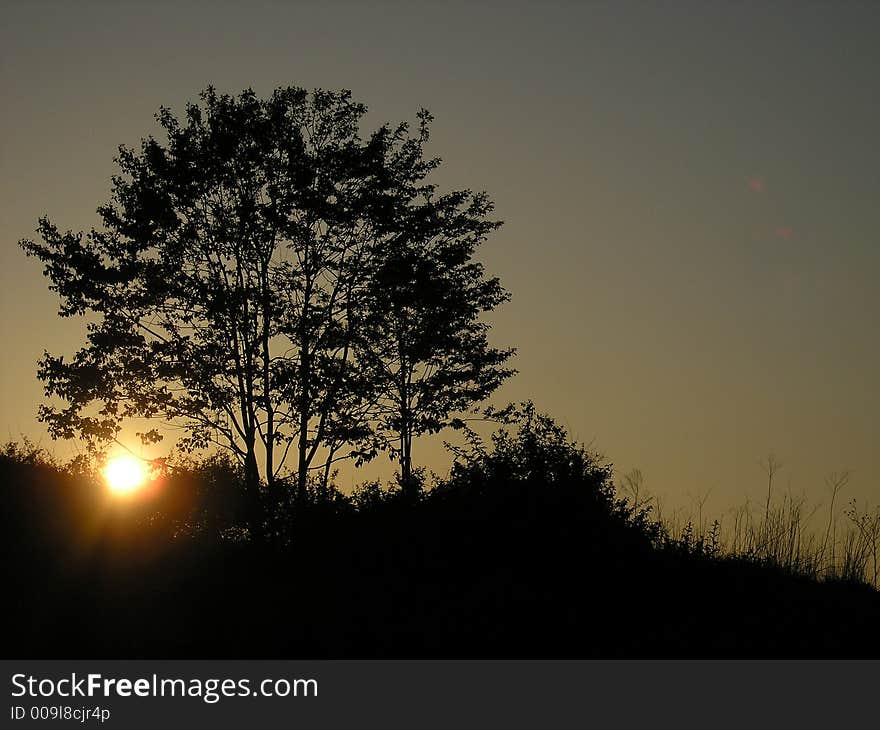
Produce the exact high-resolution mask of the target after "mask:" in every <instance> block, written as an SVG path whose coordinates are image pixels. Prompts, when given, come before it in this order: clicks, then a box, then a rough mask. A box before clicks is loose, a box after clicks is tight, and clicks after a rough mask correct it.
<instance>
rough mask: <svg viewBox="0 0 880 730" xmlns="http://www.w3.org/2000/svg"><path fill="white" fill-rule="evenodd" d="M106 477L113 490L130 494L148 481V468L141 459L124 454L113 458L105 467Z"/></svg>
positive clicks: (117, 492)
mask: <svg viewBox="0 0 880 730" xmlns="http://www.w3.org/2000/svg"><path fill="white" fill-rule="evenodd" d="M104 478H105V479H106V480H107V485H108V486H109V487H110V490H111V491H112V492H115V493H116V494H128V493H130V492H133V491H135V490H136V489H138V487H141V486H143V484H144V482H146V481H147V469H146V467H145V466H144V464H143V462H142V461H141V460H140V459H137V458H135V457H134V456H130V455H128V454H122V455H120V456H114V457H113V458H111V459H110V460H109V461H108V462H107V465H106V466H105V467H104Z"/></svg>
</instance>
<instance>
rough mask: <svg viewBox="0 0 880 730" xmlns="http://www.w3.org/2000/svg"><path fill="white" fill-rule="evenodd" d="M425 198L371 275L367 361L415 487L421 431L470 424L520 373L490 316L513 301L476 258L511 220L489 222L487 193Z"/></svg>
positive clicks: (362, 354) (387, 439)
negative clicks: (415, 449)
mask: <svg viewBox="0 0 880 730" xmlns="http://www.w3.org/2000/svg"><path fill="white" fill-rule="evenodd" d="M433 193H434V191H433V188H431V187H430V186H425V187H424V188H422V189H421V190H419V192H418V194H419V196H421V197H422V198H423V199H424V202H423V203H422V204H421V205H419V206H414V207H411V208H410V209H409V210H408V211H407V214H406V215H401V216H399V217H398V220H400V221H403V222H405V227H404V230H402V231H401V235H400V236H399V237H397V238H395V239H394V240H393V242H392V244H393V246H392V248H391V249H390V250H388V251H386V252H384V254H383V255H382V256H380V257H378V259H377V262H378V269H377V271H376V272H375V274H374V276H373V277H372V278H371V284H372V288H371V290H370V307H369V312H370V320H369V323H368V326H367V327H365V328H364V330H365V332H366V333H367V340H366V347H363V348H359V350H358V357H359V359H360V360H361V361H362V362H363V363H365V365H366V367H367V368H368V370H369V373H370V378H371V380H372V382H373V384H374V386H375V387H376V388H377V389H378V393H377V400H376V402H377V407H376V409H375V410H376V427H375V432H376V437H377V440H378V443H379V444H380V446H381V448H383V449H385V450H387V451H389V452H390V453H391V455H392V456H393V457H394V458H396V459H397V460H398V462H399V464H400V472H401V473H400V479H401V486H402V488H403V489H404V491H405V492H412V491H414V490H415V489H417V488H418V484H417V482H416V480H415V479H414V478H413V472H412V442H413V438H414V437H415V436H419V435H421V434H425V433H437V432H438V431H440V430H441V429H443V428H446V427H448V426H455V425H458V424H459V423H461V421H460V419H458V418H457V417H455V416H454V414H456V413H459V412H461V411H463V410H465V409H467V408H468V407H469V406H470V405H472V404H473V403H475V402H479V401H482V400H484V399H486V398H487V397H488V396H489V395H490V394H491V393H492V392H493V391H494V390H495V389H496V388H497V387H498V386H499V385H500V384H501V383H502V382H503V381H504V380H505V379H506V378H507V377H509V376H510V375H512V374H513V373H514V371H513V370H510V369H507V368H504V367H503V365H504V363H505V362H506V361H507V360H508V359H509V358H510V356H511V355H512V354H513V352H514V351H513V350H512V349H504V350H501V349H496V348H492V347H490V346H489V343H488V339H487V331H488V325H487V324H486V323H485V322H483V321H482V320H481V319H480V316H481V315H482V314H483V313H485V312H489V311H492V310H493V309H494V308H495V307H496V306H497V305H498V304H500V303H501V302H503V301H505V300H506V299H507V298H508V295H507V293H506V292H505V291H504V289H503V288H502V287H501V284H500V282H499V281H498V279H497V278H491V279H487V278H485V276H484V273H483V267H482V265H481V264H480V263H479V262H477V261H475V260H474V259H473V256H474V252H475V249H476V247H477V246H478V245H479V244H480V243H481V242H482V241H483V240H484V239H485V237H486V235H487V234H488V233H489V232H491V231H493V230H495V229H496V228H497V227H498V226H500V225H501V224H500V223H498V222H494V221H490V220H487V219H486V217H487V215H489V214H490V213H491V211H492V208H493V206H492V203H491V202H490V201H489V199H488V197H487V196H486V195H485V194H476V195H474V194H472V193H471V192H470V191H457V192H454V193H450V194H447V195H443V196H439V197H436V198H435V197H434V194H433Z"/></svg>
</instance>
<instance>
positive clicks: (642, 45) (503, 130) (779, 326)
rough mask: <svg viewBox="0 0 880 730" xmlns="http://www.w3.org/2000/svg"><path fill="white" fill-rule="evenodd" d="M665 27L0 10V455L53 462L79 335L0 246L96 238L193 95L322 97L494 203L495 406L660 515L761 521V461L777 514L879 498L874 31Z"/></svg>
mask: <svg viewBox="0 0 880 730" xmlns="http://www.w3.org/2000/svg"><path fill="white" fill-rule="evenodd" d="M659 5H660V4H659V3H658V4H656V6H655V5H654V4H648V3H624V2H617V3H607V4H605V3H585V4H573V3H572V4H569V3H562V2H558V3H551V4H549V5H547V6H545V5H543V4H542V5H540V6H539V5H538V4H532V5H528V6H527V5H523V6H518V5H516V4H501V3H495V4H493V3H488V4H467V5H464V4H462V5H456V4H446V3H444V4H434V5H419V4H418V3H385V4H381V3H363V4H355V3H337V4H332V3H328V4H323V3H305V4H300V5H299V6H298V7H294V6H293V4H289V5H288V4H284V3H270V2H255V3H248V4H247V5H245V4H235V5H233V4H224V3H219V4H212V5H211V6H210V7H209V5H208V4H206V3H165V2H157V3H150V4H146V3H140V4H137V5H135V4H130V3H95V2H83V3H76V4H74V3H61V2H36V3H24V2H14V3H9V4H7V5H6V6H5V8H4V16H5V18H4V24H3V27H2V29H0V54H2V56H0V60H2V78H3V89H4V102H5V103H4V114H3V115H2V119H0V124H2V137H0V139H2V148H0V154H2V158H0V162H2V177H0V184H2V190H0V192H2V200H3V216H2V219H0V230H2V235H3V241H4V245H3V247H2V250H0V277H2V285H0V292H2V294H0V296H2V307H3V312H4V317H3V318H2V323H0V337H2V341H3V343H4V345H5V347H4V358H3V366H2V370H0V400H2V402H3V404H4V410H3V423H2V424H0V425H2V428H3V430H4V433H3V436H4V437H7V436H9V437H16V436H17V435H18V434H19V433H25V434H29V435H31V436H33V437H35V438H38V439H39V438H42V439H43V440H44V441H47V437H46V436H45V431H44V430H43V428H42V426H41V425H40V424H38V423H36V421H35V411H36V408H37V405H38V403H39V401H40V397H41V389H40V386H39V384H38V383H37V382H36V381H35V378H34V372H35V362H36V360H37V359H38V358H39V356H40V355H41V353H42V351H43V349H44V348H45V349H48V350H50V351H51V352H53V353H62V352H67V353H72V352H73V350H74V348H75V347H76V346H77V344H78V343H79V342H80V338H81V329H79V325H77V324H76V323H75V322H71V321H70V320H60V319H58V318H57V317H55V314H54V313H55V304H56V303H55V298H54V297H53V295H52V294H51V293H50V292H49V291H48V290H47V287H46V282H45V280H44V279H43V278H42V277H41V274H40V270H39V265H38V264H37V263H35V262H34V261H33V260H27V259H25V257H24V256H23V254H22V253H21V251H20V250H19V249H18V248H17V246H16V241H17V240H18V239H20V238H22V237H26V236H30V235H32V233H33V230H34V227H35V225H36V220H37V217H38V216H39V215H41V214H43V213H48V214H49V215H50V217H51V218H52V219H53V221H54V222H55V223H57V224H58V225H59V226H60V227H62V228H72V229H82V228H88V227H89V226H91V225H94V224H96V222H97V220H96V216H95V214H94V211H95V208H96V207H97V206H98V205H99V204H101V203H103V202H104V201H105V200H106V199H107V195H108V191H109V179H110V175H111V174H113V172H114V165H113V163H112V157H113V155H114V153H115V149H116V146H117V145H118V144H120V143H123V142H124V143H128V144H132V143H136V142H137V141H138V139H139V138H140V137H141V136H142V135H145V134H147V133H150V132H152V131H154V129H155V125H154V123H153V122H152V114H153V113H154V112H155V111H156V110H157V108H158V107H159V105H167V106H171V107H172V108H174V109H176V110H180V109H181V108H182V107H183V105H184V103H185V102H186V101H188V100H192V99H194V98H195V96H196V94H197V93H198V91H199V90H200V89H202V88H203V87H204V86H206V85H207V84H208V83H213V84H214V85H216V86H217V87H218V88H219V89H220V90H223V91H230V92H237V91H240V90H241V89H242V88H244V87H246V86H253V87H254V88H255V90H257V91H258V92H259V93H267V92H269V91H271V89H272V88H274V87H275V86H279V85H288V84H294V85H300V86H305V87H315V86H323V87H327V88H342V87H346V88H350V89H352V90H353V92H354V96H355V97H356V98H357V99H359V100H361V101H364V102H365V103H366V104H367V105H368V106H369V107H370V115H369V119H370V122H371V123H373V124H376V125H378V124H379V123H381V122H382V121H385V120H391V121H397V120H400V119H409V120H412V119H414V116H415V112H416V111H417V109H418V108H419V107H420V106H426V107H428V108H429V109H430V110H431V111H432V112H433V113H434V115H435V117H436V122H435V125H434V132H433V135H432V144H431V148H430V151H431V152H432V153H435V154H439V155H440V156H442V157H443V158H444V160H445V164H444V166H443V168H442V169H441V170H440V171H439V173H438V175H437V182H438V183H439V184H441V185H445V186H447V187H471V188H474V189H486V190H487V191H489V193H490V194H491V196H492V197H493V198H494V199H495V201H496V203H497V213H498V216H499V217H500V218H502V219H504V220H505V225H504V227H503V228H502V229H501V230H500V231H499V232H498V233H497V234H495V235H494V236H493V237H492V238H491V240H490V242H489V243H487V244H486V246H485V247H484V252H483V259H484V261H485V263H486V265H487V268H488V270H489V271H490V272H491V273H495V274H497V275H499V276H500V277H501V279H502V282H503V283H504V284H505V286H506V287H507V288H508V289H509V290H510V291H511V293H512V295H513V299H512V301H511V302H510V303H509V304H507V305H505V306H504V307H503V308H502V309H501V310H500V311H499V312H498V314H497V316H496V317H495V318H494V323H495V329H494V334H493V341H494V342H495V343H496V344H498V345H499V346H508V345H513V346H516V347H518V348H519V356H518V357H517V359H516V362H515V367H517V368H518V369H519V371H520V374H519V375H518V376H517V377H516V378H515V379H513V380H511V381H510V383H509V384H508V385H506V386H505V387H504V389H503V391H502V392H501V393H500V395H499V397H498V398H497V399H496V400H497V401H499V402H501V401H506V400H513V399H523V398H532V399H533V400H534V401H535V402H536V403H537V404H538V406H539V407H540V408H541V409H543V410H546V411H549V412H550V413H551V414H552V415H554V416H555V417H556V418H557V419H559V420H560V421H561V422H562V423H564V424H565V425H566V426H568V427H569V428H570V429H571V431H572V433H573V434H574V436H576V437H577V438H579V439H581V440H583V441H587V442H592V443H593V445H594V446H595V447H597V448H598V449H600V450H601V451H603V452H604V453H605V454H606V455H607V456H608V457H609V458H610V459H611V460H612V461H613V462H614V463H615V465H616V466H617V467H618V469H619V471H625V470H627V469H630V468H632V467H636V466H637V467H640V468H641V469H642V471H643V472H644V473H645V475H646V478H647V481H648V485H649V487H651V488H652V489H654V490H655V491H657V492H660V493H662V494H664V495H667V496H668V498H669V499H671V500H673V501H677V502H678V503H681V504H688V503H689V501H690V500H691V499H692V498H693V497H694V496H696V495H700V494H704V493H705V492H706V491H707V490H711V496H710V499H709V501H708V502H707V506H708V508H710V509H712V508H714V509H716V510H718V511H721V510H724V509H726V508H727V507H729V506H731V505H733V504H738V503H740V502H742V501H743V500H744V498H745V497H746V496H751V497H752V498H755V497H756V496H757V495H760V494H761V491H762V489H763V480H762V476H761V470H760V467H759V466H758V460H759V459H760V458H761V457H762V456H765V455H766V454H767V453H768V452H770V451H772V452H774V453H775V454H776V455H777V457H778V458H779V460H780V461H781V462H782V463H783V464H784V465H785V466H784V469H783V471H782V472H781V474H780V477H779V479H780V487H781V488H786V487H788V486H789V485H790V487H791V488H792V489H793V490H795V491H796V492H800V491H806V492H807V493H808V494H809V495H811V496H812V497H813V498H815V499H822V498H823V496H824V490H825V488H824V485H823V479H824V477H825V476H826V475H827V474H828V473H829V472H831V471H835V470H841V469H845V468H847V469H851V470H852V471H853V478H852V481H851V486H850V487H849V490H850V492H849V495H848V496H856V497H859V498H866V497H867V498H870V497H871V496H872V495H876V494H878V491H877V486H878V477H877V475H878V473H880V449H878V448H877V444H878V435H880V429H878V425H877V424H878V418H877V414H878V412H880V388H878V385H877V373H878V372H880V337H878V335H877V325H876V323H875V320H876V317H877V312H878V311H880V306H878V305H880V294H878V288H877V286H876V281H877V279H878V275H880V246H878V245H877V241H876V237H877V230H878V221H877V216H878V213H877V210H878V207H877V200H878V193H880V172H878V171H880V146H878V145H877V144H876V134H877V129H878V116H880V115H878V111H880V107H878V105H880V101H878V97H877V95H876V94H875V93H873V90H874V89H875V87H876V69H877V68H878V67H880V51H878V47H877V46H878V44H876V28H877V24H878V21H880V11H878V6H877V5H875V4H864V5H858V4H854V3H850V4H846V5H843V4H840V5H837V4H827V5H826V4H822V5H819V4H805V3H788V4H786V3H772V4H763V5H767V7H764V6H762V4H743V3H737V4H736V5H735V6H734V4H726V5H717V6H716V7H715V8H714V9H713V10H709V9H707V4H705V3H692V4H688V3H675V4H673V5H674V9H667V10H664V9H662V8H660V7H659ZM328 6H329V7H328ZM58 449H59V451H63V447H58ZM415 456H416V458H417V460H420V461H424V462H427V463H428V464H429V465H430V466H432V467H433V468H435V469H437V470H441V471H442V469H443V468H444V464H445V463H446V462H447V458H446V456H445V455H444V454H443V453H442V451H441V450H440V449H438V448H437V447H436V444H434V445H432V444H422V445H417V447H416V453H415ZM363 476H364V477H365V476H367V474H364V475H363ZM347 478H349V479H350V480H352V481H354V480H359V479H360V478H361V475H360V474H358V475H354V476H350V477H347ZM876 501H877V498H876V497H875V498H874V502H876Z"/></svg>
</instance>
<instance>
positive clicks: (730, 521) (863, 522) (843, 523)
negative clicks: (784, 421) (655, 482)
mask: <svg viewBox="0 0 880 730" xmlns="http://www.w3.org/2000/svg"><path fill="white" fill-rule="evenodd" d="M764 465H765V470H766V472H767V474H768V483H767V496H766V498H764V499H763V502H762V503H761V504H755V503H753V502H750V501H748V500H747V501H746V502H745V504H743V505H740V506H738V507H736V508H734V509H732V510H730V511H728V513H727V514H726V515H722V516H721V517H718V518H717V519H713V520H712V521H711V522H709V520H708V517H707V516H706V515H704V509H703V506H704V504H705V501H706V496H708V494H706V495H703V496H700V497H697V498H694V499H693V500H692V501H693V503H694V504H693V505H692V506H691V508H689V509H681V508H679V509H676V510H673V511H669V510H665V509H664V505H663V504H662V502H661V500H660V499H659V497H657V496H656V495H653V494H651V493H650V492H649V491H648V489H647V488H646V486H645V479H644V475H643V474H642V473H641V471H639V470H638V469H635V470H633V471H631V472H629V473H627V474H625V475H624V476H623V478H622V479H621V480H620V482H619V484H618V489H619V492H620V495H621V496H622V497H624V498H625V499H626V500H627V501H628V502H629V503H630V504H631V505H633V506H637V507H638V508H639V509H650V511H651V513H652V514H653V518H654V520H656V522H657V524H658V526H659V528H660V529H659V530H658V534H659V535H660V538H659V540H660V541H661V542H662V543H664V544H665V545H666V546H667V547H675V548H678V549H684V550H687V551H691V552H697V553H704V554H709V555H713V556H716V557H728V558H737V559H745V560H749V561H752V562H755V563H760V564H764V565H770V566H775V567H778V568H781V569H783V570H785V571H787V572H790V573H792V574H797V575H802V576H807V577H810V578H813V579H816V580H845V581H852V582H860V583H865V584H868V585H872V586H874V587H875V588H878V589H880V506H874V507H871V506H869V505H864V504H861V503H859V502H858V501H857V500H855V499H850V500H849V501H848V502H846V503H845V505H841V501H842V494H843V492H844V491H845V488H846V486H847V485H848V483H849V474H847V473H846V472H842V473H834V474H831V475H829V476H828V477H827V478H826V480H825V483H826V488H827V491H828V495H829V499H828V501H827V506H824V507H823V505H822V504H811V503H809V502H808V501H807V498H806V497H805V496H803V495H795V494H793V493H791V492H790V491H788V492H783V493H777V492H776V491H775V490H774V483H773V482H774V477H775V475H776V473H777V472H778V470H779V468H780V465H779V464H778V462H775V461H774V460H773V459H772V457H771V458H770V459H768V460H767V461H765V462H764Z"/></svg>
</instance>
